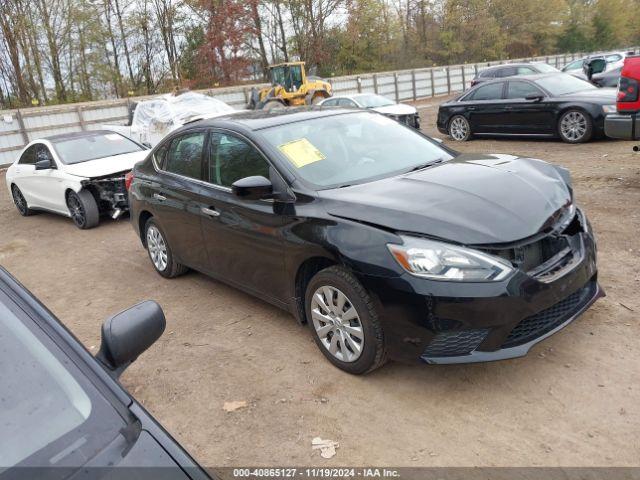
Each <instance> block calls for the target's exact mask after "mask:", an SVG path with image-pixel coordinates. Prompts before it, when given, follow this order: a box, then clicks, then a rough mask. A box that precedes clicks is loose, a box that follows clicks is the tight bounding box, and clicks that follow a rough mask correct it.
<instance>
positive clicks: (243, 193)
mask: <svg viewBox="0 0 640 480" xmlns="http://www.w3.org/2000/svg"><path fill="white" fill-rule="evenodd" d="M231 191H232V192H233V194H234V195H235V196H237V197H239V198H242V199H244V200H264V199H267V198H273V184H272V183H271V180H269V179H267V178H264V177H262V176H255V177H245V178H241V179H240V180H237V181H235V182H234V183H233V185H231Z"/></svg>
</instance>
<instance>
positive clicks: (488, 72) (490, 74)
mask: <svg viewBox="0 0 640 480" xmlns="http://www.w3.org/2000/svg"><path fill="white" fill-rule="evenodd" d="M478 76H479V77H482V78H493V77H495V76H496V69H495V68H492V69H490V70H483V71H481V72H480V73H479V74H478Z"/></svg>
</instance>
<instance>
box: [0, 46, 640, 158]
mask: <svg viewBox="0 0 640 480" xmlns="http://www.w3.org/2000/svg"><path fill="white" fill-rule="evenodd" d="M631 50H633V51H634V52H640V47H634V48H629V49H626V51H631ZM584 55H586V54H584V53H571V54H564V55H550V56H546V57H533V58H526V59H514V60H499V61H494V62H485V63H475V64H464V65H448V66H438V67H432V68H420V69H414V70H399V71H395V72H381V73H367V74H361V75H349V76H344V77H334V78H331V79H330V80H329V81H330V82H331V84H332V85H333V89H334V93H335V94H346V93H357V92H375V93H379V94H381V95H385V96H388V97H390V98H394V99H395V100H396V101H398V102H400V101H416V100H420V99H422V98H428V97H435V96H438V95H450V94H453V93H458V92H462V91H464V90H465V89H466V88H467V87H468V85H469V82H470V81H471V79H472V78H473V77H474V76H475V74H476V73H477V72H478V71H480V70H482V69H483V68H486V67H487V66H489V65H498V64H503V63H512V62H521V61H544V62H547V63H549V64H550V65H553V66H555V67H557V68H562V67H564V66H565V65H566V64H567V63H569V62H571V61H573V60H575V59H577V58H581V57H582V56H584ZM252 87H253V85H243V86H238V87H227V88H216V89H211V90H201V92H202V93H206V94H208V95H211V96H213V97H215V98H217V99H219V100H222V101H224V102H226V103H228V104H229V105H231V106H233V107H236V108H244V106H245V105H246V104H247V103H248V99H249V93H250V91H251V88H252ZM144 98H149V97H138V98H132V99H122V100H106V101H98V102H86V103H75V104H68V105H60V106H55V107H36V108H28V109H22V110H3V111H0V166H3V165H7V164H9V163H11V162H13V160H14V159H15V156H16V154H17V153H18V152H19V151H20V150H21V149H22V148H23V147H24V146H25V145H26V144H27V143H29V142H30V141H31V140H34V139H36V138H41V137H45V136H47V135H55V134H58V133H66V132H75V131H80V130H91V129H97V128H100V127H101V125H103V124H122V125H125V124H126V123H127V121H128V120H129V105H130V102H132V101H138V100H142V99H144Z"/></svg>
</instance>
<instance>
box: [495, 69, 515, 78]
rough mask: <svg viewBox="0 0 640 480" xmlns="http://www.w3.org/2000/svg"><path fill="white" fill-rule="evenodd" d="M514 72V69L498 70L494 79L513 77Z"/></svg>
mask: <svg viewBox="0 0 640 480" xmlns="http://www.w3.org/2000/svg"><path fill="white" fill-rule="evenodd" d="M516 72H517V70H516V67H505V68H501V69H500V70H498V74H497V75H496V77H499V78H503V77H512V76H513V75H515V74H516Z"/></svg>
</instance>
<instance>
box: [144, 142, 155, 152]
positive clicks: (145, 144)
mask: <svg viewBox="0 0 640 480" xmlns="http://www.w3.org/2000/svg"><path fill="white" fill-rule="evenodd" d="M142 146H143V147H147V148H148V149H149V150H151V149H152V148H153V147H152V146H151V144H150V143H149V142H142Z"/></svg>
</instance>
